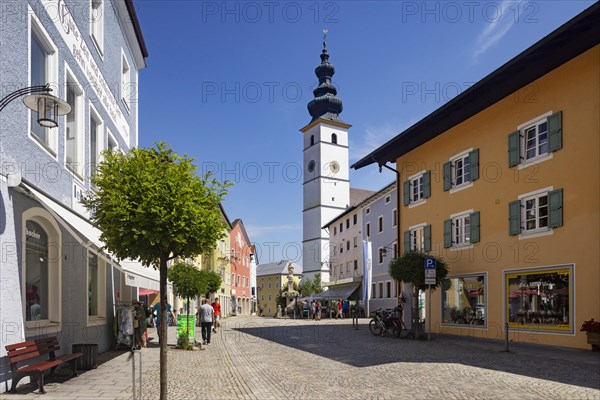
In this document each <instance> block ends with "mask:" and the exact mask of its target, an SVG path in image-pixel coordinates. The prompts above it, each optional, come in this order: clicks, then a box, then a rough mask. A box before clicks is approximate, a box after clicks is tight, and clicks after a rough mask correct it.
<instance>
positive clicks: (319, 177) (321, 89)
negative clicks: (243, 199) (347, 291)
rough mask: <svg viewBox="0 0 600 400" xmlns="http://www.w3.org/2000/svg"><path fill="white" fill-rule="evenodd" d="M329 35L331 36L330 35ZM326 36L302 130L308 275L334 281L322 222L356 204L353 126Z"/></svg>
mask: <svg viewBox="0 0 600 400" xmlns="http://www.w3.org/2000/svg"><path fill="white" fill-rule="evenodd" d="M325 39H326V37H325ZM325 39H324V40H323V51H322V53H321V64H320V65H319V66H318V67H317V68H316V69H315V74H316V75H317V78H318V79H319V86H318V87H317V88H316V89H315V90H313V94H314V96H315V98H314V99H313V100H311V101H310V103H308V112H309V113H310V116H311V117H312V119H311V121H310V123H309V124H308V125H306V126H305V127H304V128H302V129H300V132H302V134H303V135H304V142H303V143H304V145H303V149H304V208H303V240H302V257H303V258H302V263H303V267H302V269H303V274H304V276H305V277H306V278H309V279H314V277H315V274H317V273H321V281H322V282H328V281H329V277H330V269H331V265H330V263H329V233H328V232H327V231H326V230H324V229H322V228H321V227H322V226H323V225H325V224H326V223H328V222H329V221H331V220H332V219H334V218H335V217H336V216H338V215H339V214H340V213H342V212H343V211H344V210H345V209H346V208H347V207H348V206H349V204H350V174H349V162H348V161H349V160H348V129H349V128H350V126H351V125H349V124H347V123H345V122H344V121H342V120H341V119H340V116H339V115H340V114H341V112H342V109H343V107H342V100H340V99H339V98H338V97H336V95H337V89H336V88H335V86H333V84H332V82H331V78H332V77H333V74H335V69H334V68H333V65H331V64H330V63H329V53H328V52H327V43H326V40H325Z"/></svg>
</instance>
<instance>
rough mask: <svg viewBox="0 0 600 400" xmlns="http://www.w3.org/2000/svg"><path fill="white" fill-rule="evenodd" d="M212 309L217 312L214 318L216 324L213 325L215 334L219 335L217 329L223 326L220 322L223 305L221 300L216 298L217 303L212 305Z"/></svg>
mask: <svg viewBox="0 0 600 400" xmlns="http://www.w3.org/2000/svg"><path fill="white" fill-rule="evenodd" d="M211 306H212V308H213V309H214V310H215V314H214V318H215V323H214V324H213V332H214V333H217V327H220V326H221V323H220V322H219V320H220V319H221V304H219V298H218V297H217V298H215V301H214V302H213V303H212V304H211Z"/></svg>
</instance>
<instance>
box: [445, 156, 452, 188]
mask: <svg viewBox="0 0 600 400" xmlns="http://www.w3.org/2000/svg"><path fill="white" fill-rule="evenodd" d="M450 189H452V164H451V163H450V161H448V162H447V163H445V164H444V192H446V191H448V190H450Z"/></svg>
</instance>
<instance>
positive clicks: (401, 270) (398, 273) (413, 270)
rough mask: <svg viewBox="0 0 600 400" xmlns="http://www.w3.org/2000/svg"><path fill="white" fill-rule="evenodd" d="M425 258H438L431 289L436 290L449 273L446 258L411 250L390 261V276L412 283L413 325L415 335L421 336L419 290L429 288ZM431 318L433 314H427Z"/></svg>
mask: <svg viewBox="0 0 600 400" xmlns="http://www.w3.org/2000/svg"><path fill="white" fill-rule="evenodd" d="M425 258H435V259H436V270H435V271H436V276H435V285H431V289H432V290H435V289H436V288H437V287H438V286H439V285H441V284H442V282H443V281H444V280H445V279H446V276H447V275H448V265H447V264H446V262H444V260H442V259H441V258H438V257H433V256H431V255H429V254H426V253H422V252H419V251H409V252H406V253H404V254H403V255H402V256H401V257H399V258H395V259H393V260H392V261H391V262H390V266H389V272H390V276H391V277H392V278H394V279H395V280H397V281H399V282H406V283H409V284H411V285H412V288H413V293H412V325H413V327H414V329H415V337H417V338H418V337H419V303H418V301H419V290H423V291H424V290H427V287H428V285H426V284H425V271H424V269H425V267H424V266H425ZM427 318H431V316H429V315H428V316H427Z"/></svg>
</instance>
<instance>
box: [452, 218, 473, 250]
mask: <svg viewBox="0 0 600 400" xmlns="http://www.w3.org/2000/svg"><path fill="white" fill-rule="evenodd" d="M470 243H471V223H470V214H468V213H467V214H462V215H459V216H456V217H454V218H452V244H453V245H454V246H466V245H469V244H470Z"/></svg>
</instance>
